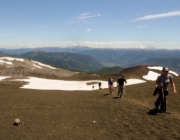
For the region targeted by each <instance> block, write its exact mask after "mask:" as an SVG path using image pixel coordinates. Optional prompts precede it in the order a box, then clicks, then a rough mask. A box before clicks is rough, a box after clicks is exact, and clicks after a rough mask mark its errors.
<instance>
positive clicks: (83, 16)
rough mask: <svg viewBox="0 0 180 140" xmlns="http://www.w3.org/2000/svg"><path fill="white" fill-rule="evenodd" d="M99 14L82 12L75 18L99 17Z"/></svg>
mask: <svg viewBox="0 0 180 140" xmlns="http://www.w3.org/2000/svg"><path fill="white" fill-rule="evenodd" d="M100 16H101V14H94V15H92V14H90V13H83V14H80V15H79V16H78V17H77V19H87V18H94V17H100Z"/></svg>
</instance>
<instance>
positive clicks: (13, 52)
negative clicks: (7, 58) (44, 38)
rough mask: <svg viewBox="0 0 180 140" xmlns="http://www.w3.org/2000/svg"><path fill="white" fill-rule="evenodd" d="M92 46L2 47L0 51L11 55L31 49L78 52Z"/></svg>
mask: <svg viewBox="0 0 180 140" xmlns="http://www.w3.org/2000/svg"><path fill="white" fill-rule="evenodd" d="M90 49H91V48H89V47H86V46H72V47H38V48H20V49H4V48H0V52H3V53H5V54H11V55H20V54H23V53H27V52H30V51H35V50H40V51H43V52H71V53H78V52H80V51H84V50H90Z"/></svg>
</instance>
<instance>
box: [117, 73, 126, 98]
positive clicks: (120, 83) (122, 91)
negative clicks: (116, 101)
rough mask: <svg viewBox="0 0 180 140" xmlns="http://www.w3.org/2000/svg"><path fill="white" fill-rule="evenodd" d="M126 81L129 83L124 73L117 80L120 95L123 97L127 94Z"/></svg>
mask: <svg viewBox="0 0 180 140" xmlns="http://www.w3.org/2000/svg"><path fill="white" fill-rule="evenodd" d="M124 83H127V81H126V78H125V75H124V74H122V75H121V77H119V78H118V80H117V87H118V97H120V98H122V97H123V95H125V87H124Z"/></svg>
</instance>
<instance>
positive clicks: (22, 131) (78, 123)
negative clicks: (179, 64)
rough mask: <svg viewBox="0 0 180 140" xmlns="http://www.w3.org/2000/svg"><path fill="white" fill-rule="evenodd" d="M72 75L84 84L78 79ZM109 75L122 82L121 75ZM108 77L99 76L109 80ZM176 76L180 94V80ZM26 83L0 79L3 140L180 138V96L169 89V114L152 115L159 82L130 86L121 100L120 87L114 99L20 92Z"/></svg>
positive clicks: (101, 94) (104, 93)
mask: <svg viewBox="0 0 180 140" xmlns="http://www.w3.org/2000/svg"><path fill="white" fill-rule="evenodd" d="M147 70H148V69H147ZM131 71H134V70H133V68H132V69H131ZM123 73H126V77H127V78H134V77H136V78H138V77H140V75H137V74H134V73H129V71H128V72H126V71H123ZM159 73H160V71H159ZM42 75H43V74H42ZM32 76H36V75H32ZM72 76H73V79H76V78H77V80H79V77H78V76H77V77H75V76H74V75H72ZM83 76H84V77H85V75H83ZM108 76H112V77H113V78H114V80H117V78H118V76H119V74H116V75H107V77H108ZM69 77H71V76H69ZM107 77H100V78H102V80H104V79H105V78H107ZM173 77H174V81H175V84H176V88H177V91H178V92H179V91H180V83H179V81H180V78H179V76H173ZM94 78H95V77H94ZM141 78H142V79H144V78H143V77H141ZM24 84H25V83H24V82H21V81H11V80H2V81H0V88H1V91H0V106H1V107H0V111H1V115H0V120H1V121H0V139H2V140H7V139H8V140H11V139H27V140H34V139H39V140H40V139H46V140H62V139H63V140H69V139H72V140H77V139H79V140H91V139H94V140H110V139H112V140H119V139H121V140H129V139H133V140H139V139H143V140H152V139H153V140H159V139H163V140H169V139H171V140H179V139H180V106H179V105H178V103H179V100H180V96H179V94H173V90H172V88H171V87H169V95H168V97H167V113H157V114H151V113H150V112H151V110H152V109H153V107H154V105H153V104H154V101H155V100H156V98H157V96H152V94H153V91H154V87H155V82H154V81H149V80H147V82H145V83H141V84H134V85H128V86H126V94H125V96H124V97H123V98H117V95H116V93H117V87H115V88H114V92H113V93H114V94H113V95H109V94H108V89H101V90H92V91H61V90H32V89H22V88H20V87H22V86H23V85H24ZM15 118H19V119H20V120H21V124H20V126H14V125H13V123H14V119H15Z"/></svg>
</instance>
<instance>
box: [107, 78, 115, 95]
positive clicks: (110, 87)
mask: <svg viewBox="0 0 180 140" xmlns="http://www.w3.org/2000/svg"><path fill="white" fill-rule="evenodd" d="M113 85H114V80H113V78H112V77H109V79H108V87H109V94H113Z"/></svg>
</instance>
